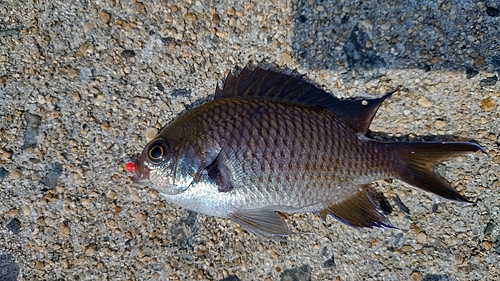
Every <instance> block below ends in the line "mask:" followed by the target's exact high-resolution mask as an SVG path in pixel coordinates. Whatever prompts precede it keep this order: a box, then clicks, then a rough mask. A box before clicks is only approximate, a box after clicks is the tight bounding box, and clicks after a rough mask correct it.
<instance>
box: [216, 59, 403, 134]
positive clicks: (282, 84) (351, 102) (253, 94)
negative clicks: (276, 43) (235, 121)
mask: <svg viewBox="0 0 500 281" xmlns="http://www.w3.org/2000/svg"><path fill="white" fill-rule="evenodd" d="M396 91H397V89H396V90H395V91H393V92H390V93H388V94H386V95H384V96H383V97H381V98H377V99H346V100H340V99H338V98H336V97H334V96H332V95H331V94H329V93H327V92H325V91H323V90H321V89H319V88H317V87H316V86H314V85H312V84H310V83H308V82H306V81H304V80H301V79H298V78H295V77H293V76H290V75H287V74H284V73H279V72H276V71H273V70H265V69H262V68H260V67H257V68H255V69H254V70H251V69H250V68H248V67H245V68H244V69H243V70H242V71H241V73H240V74H239V75H238V77H235V76H234V75H233V74H231V73H229V74H228V75H227V77H226V81H225V82H224V87H223V88H222V89H220V88H219V87H217V88H216V91H215V98H216V99H217V98H228V97H242V98H259V99H268V100H274V101H281V102H288V103H294V104H300V105H303V106H315V107H321V108H326V109H328V110H330V111H331V112H333V113H335V114H337V115H338V116H339V117H341V118H342V119H344V120H346V121H347V122H349V123H350V124H351V125H352V126H353V127H354V128H356V129H357V130H358V131H359V132H361V133H363V134H365V133H366V132H367V131H368V127H369V126H370V123H371V122H372V120H373V117H374V116H375V113H376V112H377V109H378V108H379V107H380V105H381V104H382V102H383V101H384V100H385V99H386V98H388V97H389V96H390V95H391V94H393V93H394V92H396Z"/></svg>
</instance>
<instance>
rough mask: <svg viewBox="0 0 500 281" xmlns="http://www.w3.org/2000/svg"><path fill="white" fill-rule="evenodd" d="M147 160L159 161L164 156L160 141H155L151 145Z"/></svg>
mask: <svg viewBox="0 0 500 281" xmlns="http://www.w3.org/2000/svg"><path fill="white" fill-rule="evenodd" d="M148 157H149V160H150V161H151V162H153V163H156V164H158V163H160V162H161V161H163V159H164V158H165V150H164V148H163V145H162V144H161V143H156V144H153V145H152V146H151V148H150V149H149V151H148Z"/></svg>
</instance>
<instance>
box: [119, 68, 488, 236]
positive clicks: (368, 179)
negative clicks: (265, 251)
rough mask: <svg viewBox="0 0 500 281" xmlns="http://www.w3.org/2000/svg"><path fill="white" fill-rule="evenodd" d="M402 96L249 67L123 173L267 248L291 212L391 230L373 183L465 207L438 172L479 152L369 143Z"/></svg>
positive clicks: (452, 145)
mask: <svg viewBox="0 0 500 281" xmlns="http://www.w3.org/2000/svg"><path fill="white" fill-rule="evenodd" d="M398 90H399V89H396V90H394V91H391V92H389V93H387V94H385V95H383V96H382V97H379V98H370V99H366V98H365V99H362V98H353V99H339V98H337V97H335V96H333V95H332V94H329V93H327V92H326V91H324V90H322V89H320V88H318V87H316V86H314V85H313V84H312V83H309V82H307V81H306V80H305V79H303V77H296V75H291V74H287V73H285V72H283V71H278V70H274V69H264V68H261V67H259V66H257V67H251V66H247V67H245V68H244V69H243V70H242V71H240V73H239V75H238V74H235V75H233V74H232V73H231V72H230V73H229V74H228V75H227V77H226V79H225V82H224V85H223V87H222V89H221V88H220V87H219V86H217V87H216V90H215V97H214V99H213V100H211V101H208V102H206V103H204V104H202V105H200V106H198V107H195V108H193V109H191V110H189V111H187V112H186V113H184V114H182V115H181V116H179V117H178V118H177V119H175V120H174V121H173V122H171V123H170V124H169V125H167V126H166V127H164V128H163V129H162V130H161V131H160V132H159V133H158V135H157V136H156V137H154V139H153V140H151V141H150V142H149V143H148V144H147V145H146V146H145V148H144V150H143V151H142V153H141V154H140V155H139V156H138V157H137V158H136V159H135V160H133V161H132V162H129V163H128V164H127V167H126V169H127V170H129V171H130V172H132V173H133V175H132V176H131V178H132V180H133V181H134V182H136V183H141V184H145V185H146V186H148V187H150V188H153V189H155V190H157V191H158V192H159V194H160V195H161V196H162V197H163V198H164V199H165V200H166V201H168V202H171V203H173V204H176V205H178V206H181V207H183V208H185V209H188V210H191V211H194V212H198V213H202V214H205V215H208V216H215V217H223V218H229V219H231V220H232V221H234V222H235V223H237V224H239V225H240V226H241V227H242V228H243V229H246V230H247V231H249V232H251V233H253V234H255V235H257V236H259V237H261V238H265V239H278V240H281V239H286V237H288V236H290V235H293V234H295V233H296V232H294V231H292V230H290V228H288V226H287V225H286V223H285V221H284V220H283V219H282V216H281V214H292V213H308V212H315V213H317V214H318V215H319V216H320V217H321V219H323V221H325V220H326V218H327V216H328V215H331V216H332V217H334V218H335V219H337V220H339V221H341V222H343V223H345V224H347V225H350V226H352V227H359V228H361V227H367V228H372V227H381V228H394V226H393V225H392V224H391V223H390V221H389V219H388V217H387V215H386V214H385V213H384V211H383V210H382V208H381V207H380V205H379V204H377V203H376V200H374V199H373V196H372V194H373V192H374V190H373V187H372V185H371V184H372V183H373V182H376V181H379V180H387V181H389V179H398V180H401V181H403V182H405V183H407V184H409V185H411V186H414V187H417V188H420V189H422V190H424V191H427V192H431V193H433V194H436V195H438V196H440V197H443V198H446V199H449V200H453V201H458V202H471V201H469V199H467V198H466V197H464V196H463V195H461V194H460V193H459V192H458V191H456V190H455V189H454V188H453V187H452V186H451V185H450V184H449V183H448V181H446V180H445V179H444V178H443V177H441V176H440V175H439V174H438V173H437V172H436V171H435V167H436V165H437V164H438V163H441V162H443V161H445V160H449V159H452V158H454V157H457V156H459V155H462V154H465V153H471V152H478V151H480V152H483V153H486V151H485V150H484V149H483V148H482V147H481V146H480V145H478V144H476V143H473V142H418V141H411V142H389V141H380V140H375V139H372V138H370V137H369V126H370V124H371V122H372V120H373V118H374V116H375V114H376V112H377V110H378V108H379V107H380V105H381V104H382V102H383V101H385V100H386V99H387V98H389V97H390V96H391V95H392V94H393V93H394V92H396V91H398ZM389 182H391V181H389Z"/></svg>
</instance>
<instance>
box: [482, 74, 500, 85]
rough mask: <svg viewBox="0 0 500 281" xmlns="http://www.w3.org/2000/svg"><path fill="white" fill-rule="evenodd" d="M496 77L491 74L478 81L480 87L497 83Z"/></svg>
mask: <svg viewBox="0 0 500 281" xmlns="http://www.w3.org/2000/svg"><path fill="white" fill-rule="evenodd" d="M497 81H498V77H497V76H496V75H493V76H491V77H487V78H484V79H483V80H481V81H479V85H480V86H481V87H489V86H493V85H495V84H496V83H497Z"/></svg>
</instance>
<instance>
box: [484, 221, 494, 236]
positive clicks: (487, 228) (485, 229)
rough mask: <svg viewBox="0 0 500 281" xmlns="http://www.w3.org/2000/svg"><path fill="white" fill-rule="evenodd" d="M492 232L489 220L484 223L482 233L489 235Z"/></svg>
mask: <svg viewBox="0 0 500 281" xmlns="http://www.w3.org/2000/svg"><path fill="white" fill-rule="evenodd" d="M492 232H493V224H492V223H491V222H489V223H487V224H486V227H485V228H484V230H483V233H484V235H490V234H491V233H492Z"/></svg>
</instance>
